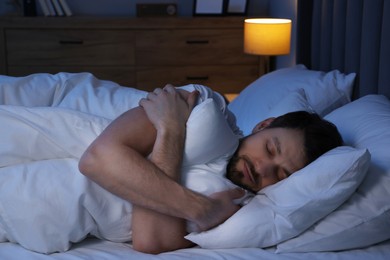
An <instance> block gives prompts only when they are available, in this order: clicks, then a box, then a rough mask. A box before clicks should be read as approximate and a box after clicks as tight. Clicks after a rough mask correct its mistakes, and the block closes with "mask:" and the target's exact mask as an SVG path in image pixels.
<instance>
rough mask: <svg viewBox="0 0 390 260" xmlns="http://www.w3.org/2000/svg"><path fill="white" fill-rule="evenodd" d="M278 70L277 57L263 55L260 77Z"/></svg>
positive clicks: (260, 62) (260, 63)
mask: <svg viewBox="0 0 390 260" xmlns="http://www.w3.org/2000/svg"><path fill="white" fill-rule="evenodd" d="M275 69H276V57H275V56H268V55H263V56H260V59H259V76H262V75H264V74H267V73H270V72H272V71H274V70H275Z"/></svg>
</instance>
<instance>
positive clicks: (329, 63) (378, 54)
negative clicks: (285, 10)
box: [297, 0, 390, 99]
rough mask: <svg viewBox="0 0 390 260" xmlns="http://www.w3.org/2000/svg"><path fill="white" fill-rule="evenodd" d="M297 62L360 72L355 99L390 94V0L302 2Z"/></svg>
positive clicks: (311, 0)
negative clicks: (368, 95)
mask: <svg viewBox="0 0 390 260" xmlns="http://www.w3.org/2000/svg"><path fill="white" fill-rule="evenodd" d="M297 20H298V36H297V63H302V64H305V65H306V66H307V67H309V68H311V69H315V70H323V71H329V70H332V69H338V70H340V71H342V72H345V73H349V72H356V73H357V78H356V83H355V88H354V94H353V98H354V99H356V98H358V97H361V96H364V95H367V94H383V95H386V96H387V97H389V98H390V0H298V16H297Z"/></svg>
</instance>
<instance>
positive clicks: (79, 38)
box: [5, 29, 135, 66]
mask: <svg viewBox="0 0 390 260" xmlns="http://www.w3.org/2000/svg"><path fill="white" fill-rule="evenodd" d="M5 38H6V48H7V60H8V64H9V65H11V66H12V65H57V66H60V65H62V66H68V65H99V66H101V65H133V64H134V63H135V60H134V42H135V41H134V38H135V37H134V32H131V31H126V30H91V29H89V30H82V29H78V30H70V29H31V30H18V29H9V30H6V34H5Z"/></svg>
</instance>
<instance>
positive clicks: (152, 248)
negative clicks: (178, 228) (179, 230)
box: [132, 237, 194, 255]
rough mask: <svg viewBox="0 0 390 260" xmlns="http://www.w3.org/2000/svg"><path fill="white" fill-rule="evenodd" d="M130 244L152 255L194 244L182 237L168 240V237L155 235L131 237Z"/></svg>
mask: <svg viewBox="0 0 390 260" xmlns="http://www.w3.org/2000/svg"><path fill="white" fill-rule="evenodd" d="M132 245H133V249H134V250H136V251H138V252H141V253H145V254H153V255H157V254H160V253H165V252H171V251H175V250H178V249H182V248H188V247H192V246H194V244H192V243H191V242H190V241H188V240H185V239H184V238H181V239H178V240H173V241H170V240H169V238H166V239H165V240H159V239H158V238H157V239H156V238H155V237H153V238H152V237H142V238H138V239H136V238H135V237H133V241H132Z"/></svg>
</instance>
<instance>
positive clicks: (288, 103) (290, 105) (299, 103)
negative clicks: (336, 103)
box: [267, 88, 314, 117]
mask: <svg viewBox="0 0 390 260" xmlns="http://www.w3.org/2000/svg"><path fill="white" fill-rule="evenodd" d="M295 111H307V112H314V110H313V109H312V108H311V106H310V104H309V103H308V101H307V99H306V94H305V90H303V89H302V88H300V89H297V90H296V91H294V92H292V93H291V94H288V95H287V96H285V97H284V98H283V99H282V100H281V101H280V102H279V103H278V104H277V105H276V106H274V107H273V108H272V109H271V110H270V112H269V113H268V116H267V117H278V116H281V115H284V114H286V113H289V112H295Z"/></svg>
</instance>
